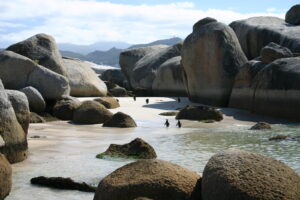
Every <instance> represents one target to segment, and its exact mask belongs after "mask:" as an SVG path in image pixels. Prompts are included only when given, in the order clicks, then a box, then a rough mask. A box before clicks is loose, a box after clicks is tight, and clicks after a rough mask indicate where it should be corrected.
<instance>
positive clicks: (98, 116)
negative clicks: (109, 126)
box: [72, 101, 113, 124]
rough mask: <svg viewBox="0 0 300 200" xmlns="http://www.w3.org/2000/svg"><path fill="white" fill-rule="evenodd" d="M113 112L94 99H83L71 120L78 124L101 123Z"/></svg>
mask: <svg viewBox="0 0 300 200" xmlns="http://www.w3.org/2000/svg"><path fill="white" fill-rule="evenodd" d="M112 116H113V114H112V113H111V112H110V111H109V110H107V109H106V108H105V106H103V105H102V104H100V103H98V102H96V101H84V102H82V104H81V105H80V106H79V107H78V108H77V109H76V110H75V112H74V114H73V119H72V121H73V122H75V123H78V124H101V123H104V122H106V121H107V120H109V119H110V118H111V117H112Z"/></svg>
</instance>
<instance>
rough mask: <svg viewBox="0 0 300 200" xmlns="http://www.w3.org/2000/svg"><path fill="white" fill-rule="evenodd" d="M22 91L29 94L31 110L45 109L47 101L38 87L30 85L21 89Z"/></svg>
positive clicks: (38, 111)
mask: <svg viewBox="0 0 300 200" xmlns="http://www.w3.org/2000/svg"><path fill="white" fill-rule="evenodd" d="M20 91H21V92H23V93H24V94H25V95H26V96H27V99H28V102H29V107H30V111H31V112H36V113H40V112H43V111H44V110H45V108H46V103H45V101H44V98H43V96H42V95H41V93H40V92H39V91H38V90H37V89H35V88H34V87H31V86H28V87H25V88H22V89H20Z"/></svg>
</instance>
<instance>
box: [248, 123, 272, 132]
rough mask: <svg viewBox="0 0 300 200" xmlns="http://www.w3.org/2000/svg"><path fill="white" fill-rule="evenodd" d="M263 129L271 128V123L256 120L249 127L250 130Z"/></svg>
mask: <svg viewBox="0 0 300 200" xmlns="http://www.w3.org/2000/svg"><path fill="white" fill-rule="evenodd" d="M264 129H271V125H270V124H269V123H266V122H258V123H256V124H255V125H254V126H252V127H251V128H250V130H264Z"/></svg>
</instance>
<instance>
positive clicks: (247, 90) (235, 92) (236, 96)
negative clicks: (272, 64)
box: [229, 60, 266, 110]
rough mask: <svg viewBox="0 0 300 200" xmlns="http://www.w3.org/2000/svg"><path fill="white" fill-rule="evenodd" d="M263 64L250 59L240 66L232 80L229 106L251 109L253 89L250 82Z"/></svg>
mask: <svg viewBox="0 0 300 200" xmlns="http://www.w3.org/2000/svg"><path fill="white" fill-rule="evenodd" d="M265 66H266V64H264V63H262V62H261V61H255V60H251V61H248V62H247V63H245V64H244V65H243V67H241V68H240V70H239V72H238V74H237V75H236V77H235V80H234V85H233V88H232V91H231V96H230V101H229V107H231V108H238V109H245V110H253V108H252V107H253V106H254V105H253V100H254V97H255V95H254V94H255V89H254V88H252V83H253V80H254V78H255V76H256V75H257V73H258V72H259V71H260V70H262V69H263V68H264V67H265Z"/></svg>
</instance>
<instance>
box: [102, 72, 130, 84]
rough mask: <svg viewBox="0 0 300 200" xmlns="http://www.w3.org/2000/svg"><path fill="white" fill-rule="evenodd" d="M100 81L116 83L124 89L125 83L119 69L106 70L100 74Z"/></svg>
mask: <svg viewBox="0 0 300 200" xmlns="http://www.w3.org/2000/svg"><path fill="white" fill-rule="evenodd" d="M101 79H102V80H103V81H109V82H112V83H116V84H118V85H119V86H121V87H124V82H125V81H126V78H125V76H124V74H123V72H122V71H121V69H108V70H106V71H104V72H103V73H102V74H101Z"/></svg>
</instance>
